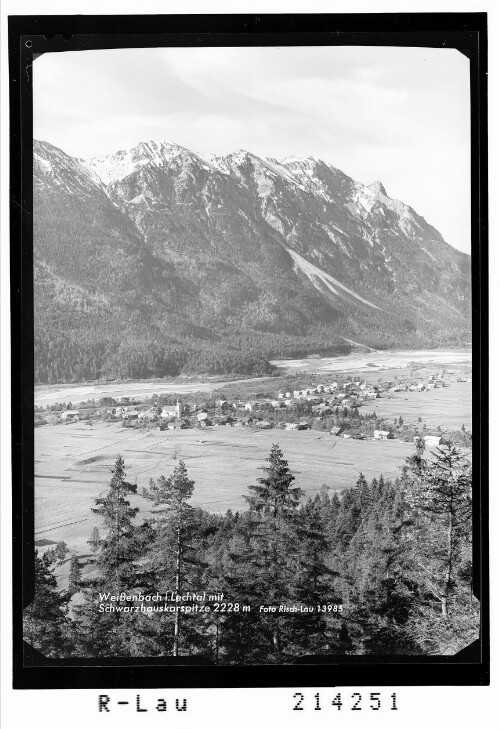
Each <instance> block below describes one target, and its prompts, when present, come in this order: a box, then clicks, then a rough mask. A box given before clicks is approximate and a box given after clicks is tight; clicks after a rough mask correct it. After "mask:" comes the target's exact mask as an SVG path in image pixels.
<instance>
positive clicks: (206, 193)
mask: <svg viewBox="0 0 500 729" xmlns="http://www.w3.org/2000/svg"><path fill="white" fill-rule="evenodd" d="M34 246H35V248H34V250H35V261H36V264H35V284H36V295H35V301H36V304H37V312H36V316H37V332H38V333H39V334H40V336H39V337H38V345H37V346H38V357H37V361H38V360H39V361H40V362H45V365H44V366H40V367H39V372H38V377H39V379H40V381H55V379H72V378H73V379H74V378H80V379H81V378H88V377H99V376H103V375H109V376H116V375H121V376H134V377H145V376H150V375H164V374H178V373H179V372H181V371H185V372H186V371H197V372H225V373H227V372H257V371H265V370H269V366H268V365H266V359H267V358H269V357H271V356H273V355H280V356H287V355H288V354H289V355H292V356H293V355H295V354H299V353H305V352H307V351H312V350H314V351H327V350H332V349H333V350H334V349H336V350H339V348H341V346H342V343H343V342H345V339H344V338H347V339H349V338H350V337H354V338H355V339H356V340H357V341H361V342H364V343H366V344H367V345H370V346H376V347H377V346H378V347H380V346H415V345H417V344H432V343H444V342H449V343H457V342H463V341H466V340H467V337H468V333H469V331H470V273H469V257H468V256H466V255H465V254H462V253H460V252H458V251H456V250H455V249H453V248H452V247H451V246H449V245H447V244H446V243H445V241H444V240H443V238H442V237H441V235H440V234H439V233H438V232H437V231H436V230H435V229H434V228H433V227H432V226H430V225H429V224H428V223H427V222H426V221H425V220H424V219H423V218H422V217H420V216H419V215H418V214H417V213H416V212H415V211H413V210H412V209H411V208H410V207H408V206H407V205H404V204H403V203H401V202H399V201H395V200H392V199H391V198H389V197H388V196H387V194H386V191H385V189H384V187H383V185H382V184H381V183H379V182H377V183H374V184H372V185H369V186H363V185H361V184H360V183H357V182H355V181H354V180H352V179H351V178H349V177H348V176H347V175H345V174H344V173H343V172H341V171H340V170H337V169H335V168H334V167H332V166H331V165H329V164H327V163H325V162H323V161H321V160H315V159H313V158H306V159H300V158H288V159H286V160H283V161H282V162H278V161H277V160H273V159H260V158H258V157H256V156H255V155H252V154H250V153H248V152H245V151H243V150H240V151H238V152H235V153H233V154H230V155H227V156H224V157H216V156H214V155H211V156H202V155H199V154H197V153H195V152H191V151H190V150H188V149H185V148H183V147H180V146H178V145H175V144H172V143H168V142H147V143H140V144H139V145H137V146H136V147H134V148H133V149H131V150H123V151H120V152H117V153H116V154H114V155H110V156H107V157H102V158H95V159H92V160H87V161H84V160H76V159H73V158H71V157H69V156H68V155H65V153H64V152H62V151H61V150H58V149H57V148H55V147H53V146H52V145H50V144H48V143H46V142H35V145H34ZM49 324H50V328H51V333H49ZM54 332H56V334H54ZM42 333H43V336H41V335H42ZM94 340H95V342H94ZM47 342H52V344H51V348H52V349H51V351H52V354H53V353H54V352H56V353H57V354H56V356H55V358H54V357H53V356H52V358H51V357H50V356H49V349H50V348H49V345H48V343H47ZM96 342H99V344H98V346H97V344H96ZM64 352H65V354H63V353H64ZM74 352H77V354H74ZM85 352H87V354H85ZM55 360H57V364H56V365H52V364H51V363H52V362H53V361H55ZM62 360H64V364H61V362H60V361H62ZM82 361H85V362H87V364H86V365H85V367H83V368H82V367H81V366H79V365H78V362H80V363H81V362H82ZM132 361H133V362H134V363H135V364H133V366H132V365H131V362H132Z"/></svg>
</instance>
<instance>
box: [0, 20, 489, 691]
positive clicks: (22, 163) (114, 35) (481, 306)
mask: <svg viewBox="0 0 500 729" xmlns="http://www.w3.org/2000/svg"><path fill="white" fill-rule="evenodd" d="M252 45H255V46H278V45H279V46H284V45H302V46H307V45H308V46H311V45H312V46H315V45H316V46H320V45H350V46H355V45H359V46H407V47H408V46H420V47H439V48H455V49H457V50H459V51H460V52H461V53H463V54H464V55H466V56H467V57H468V58H469V60H470V83H471V86H470V88H471V192H472V197H471V201H472V210H471V212H472V226H471V232H472V251H471V256H472V257H471V263H472V292H473V298H472V302H473V340H472V342H473V345H472V363H473V372H474V377H473V484H474V494H473V499H474V515H473V565H474V580H473V591H474V594H475V596H476V597H477V598H478V599H479V600H480V601H481V637H480V639H479V640H477V641H475V642H474V643H473V644H472V645H471V646H469V647H468V648H466V649H464V650H463V651H461V652H460V653H458V654H457V655H455V656H424V657H421V656H419V657H416V656H404V657H402V656H376V657H373V656H346V657H345V658H343V659H342V661H341V662H340V661H339V660H338V659H335V660H333V661H332V660H331V659H329V658H328V657H327V656H318V657H304V658H303V659H300V660H298V661H297V662H296V663H295V664H293V665H283V666H281V665H273V666H258V665H254V666H215V665H213V664H211V663H210V662H209V661H206V662H205V663H204V664H203V663H202V662H201V661H200V660H199V659H198V658H189V657H182V658H178V659H177V658H168V657H167V658H154V659H149V658H141V659H124V658H117V659H103V660H98V659H64V660H63V659H47V658H45V657H43V656H41V655H40V654H39V653H38V652H37V651H35V650H34V649H33V648H31V647H30V646H28V645H27V644H25V643H24V642H23V639H22V610H23V607H24V606H26V605H28V604H29V603H30V602H31V600H32V597H33V589H34V580H33V575H34V556H33V555H34V402H33V395H34V368H33V353H34V347H33V281H32V270H33V251H32V230H33V226H32V203H33V199H32V198H33V190H32V181H33V152H32V141H33V135H32V111H33V110H32V63H33V59H34V58H36V57H37V56H38V55H40V54H42V53H46V52H52V53H54V52H64V51H76V50H91V49H105V48H133V47H136V48H139V47H158V46H160V47H161V46H177V47H190V46H194V47H203V46H252ZM486 52H487V21H486V13H424V14H417V13H395V14H341V15H340V14H339V15H337V14H328V15H322V14H300V15H299V14H297V15H243V14H242V15H122V16H120V15H103V16H76V15H73V16H71V15H67V16H10V17H9V76H10V145H11V157H10V180H11V190H10V226H11V241H10V245H11V312H12V315H11V316H12V320H11V342H12V354H11V362H12V444H13V445H12V449H13V450H12V459H13V464H12V465H13V514H12V524H13V551H14V576H13V610H14V625H13V642H14V645H13V649H14V665H13V672H14V688H16V689H34V688H40V689H48V688H54V689H55V688H98V687H100V686H103V685H105V686H106V687H109V688H148V687H149V688H154V687H161V686H168V687H172V688H173V687H184V688H186V687H193V688H197V687H204V688H217V687H221V688H222V687H243V686H247V687H269V686H289V685H301V686H321V685H323V686H324V685H354V684H356V685H369V684H374V683H376V684H377V685H391V684H392V685H395V684H396V685H443V684H448V685H479V684H482V685H485V684H487V683H488V682H489V588H488V503H487V501H488V471H487V461H488V442H487V434H488V379H487V378H488V300H487V277H488V263H487V235H488V222H487V221H488V201H487V89H486V78H487V76H486V71H487V69H486V58H487V55H486Z"/></svg>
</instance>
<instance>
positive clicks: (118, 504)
mask: <svg viewBox="0 0 500 729" xmlns="http://www.w3.org/2000/svg"><path fill="white" fill-rule="evenodd" d="M125 476H126V474H125V466H124V461H123V458H122V457H121V456H120V455H119V456H117V458H116V461H115V465H114V468H113V469H112V470H111V480H110V482H109V489H108V491H107V493H106V494H105V495H104V496H101V497H99V498H97V499H96V500H95V504H96V506H95V507H94V508H93V509H92V511H93V512H94V513H95V514H98V515H99V516H100V517H102V519H103V521H104V526H105V528H106V535H105V536H104V537H103V538H102V539H101V540H100V546H99V552H98V553H97V556H96V562H95V563H96V567H97V574H98V576H97V578H96V580H97V581H98V583H99V587H100V592H101V593H109V594H110V595H119V594H120V593H121V592H123V591H128V592H130V591H131V590H133V589H134V588H135V587H136V584H137V574H136V564H135V561H136V560H137V558H138V556H139V554H140V547H139V544H138V540H137V534H136V528H135V526H134V523H133V522H134V519H135V517H136V515H137V513H138V511H139V509H138V508H137V507H131V506H130V501H129V500H128V499H127V496H129V495H130V494H135V493H136V491H137V486H136V485H135V484H131V483H129V482H128V481H126V480H125ZM92 599H93V598H92ZM105 601H106V600H104V602H105ZM98 619H99V621H100V623H101V627H104V626H107V629H108V643H109V647H110V650H111V652H112V654H115V655H117V656H119V655H129V654H130V651H131V646H132V644H133V642H134V636H135V630H134V623H135V616H134V615H132V614H127V615H124V614H123V613H122V612H119V611H118V610H114V611H113V612H112V613H104V614H101V613H99V618H98Z"/></svg>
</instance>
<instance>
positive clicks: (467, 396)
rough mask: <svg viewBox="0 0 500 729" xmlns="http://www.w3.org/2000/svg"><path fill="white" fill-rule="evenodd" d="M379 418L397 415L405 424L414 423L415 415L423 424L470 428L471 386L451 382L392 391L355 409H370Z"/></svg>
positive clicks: (458, 428)
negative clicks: (433, 387) (426, 388)
mask: <svg viewBox="0 0 500 729" xmlns="http://www.w3.org/2000/svg"><path fill="white" fill-rule="evenodd" d="M373 411H375V412H376V413H377V415H378V416H379V417H381V418H396V417H399V416H400V415H401V417H402V418H403V420H404V421H405V423H416V422H417V420H418V418H419V416H420V417H421V418H422V422H424V423H426V424H427V426H429V427H432V428H437V426H438V425H439V426H440V427H441V428H449V429H450V430H460V428H461V427H462V424H464V425H465V428H466V430H471V429H472V385H471V383H470V382H453V383H451V384H450V385H449V386H448V387H443V388H438V389H436V390H430V391H429V392H395V393H393V396H392V397H387V396H386V395H384V397H383V398H380V399H377V400H373V402H370V404H369V405H366V406H363V407H361V408H360V409H359V412H360V413H366V412H370V413H371V412H373Z"/></svg>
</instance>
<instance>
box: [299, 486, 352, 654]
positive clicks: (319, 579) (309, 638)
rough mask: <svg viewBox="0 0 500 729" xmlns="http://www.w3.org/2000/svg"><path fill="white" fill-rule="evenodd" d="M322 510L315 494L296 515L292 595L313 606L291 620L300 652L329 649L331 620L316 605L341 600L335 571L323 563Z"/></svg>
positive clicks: (326, 550) (325, 547) (326, 544)
mask: <svg viewBox="0 0 500 729" xmlns="http://www.w3.org/2000/svg"><path fill="white" fill-rule="evenodd" d="M322 511H323V504H322V502H321V499H320V498H319V497H316V498H315V499H309V501H308V502H307V503H306V504H305V505H304V506H303V507H302V508H301V509H300V512H299V513H298V514H297V518H296V527H295V528H296V531H297V536H298V538H299V545H298V550H297V571H296V575H295V579H294V581H293V597H294V600H295V602H296V603H301V604H302V605H303V606H304V607H307V608H313V610H314V612H312V613H310V612H305V613H300V614H298V615H296V616H294V617H293V618H292V620H291V621H290V622H291V623H292V629H293V644H294V647H295V648H298V649H299V652H300V653H303V654H304V653H309V654H315V653H325V652H326V653H328V652H332V644H333V643H332V641H333V632H332V630H331V628H332V625H331V621H329V620H328V617H329V615H328V613H322V612H320V611H318V606H321V605H327V604H337V603H339V602H340V600H339V598H338V596H337V594H336V592H335V589H334V580H335V578H336V577H338V572H336V571H335V570H333V569H331V568H330V567H329V566H328V565H327V563H326V559H327V556H328V553H329V547H330V544H329V541H328V538H327V531H326V526H325V519H324V515H323V513H322Z"/></svg>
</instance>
